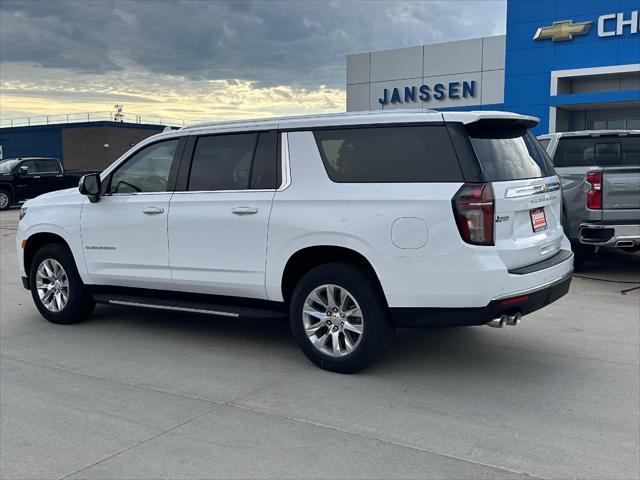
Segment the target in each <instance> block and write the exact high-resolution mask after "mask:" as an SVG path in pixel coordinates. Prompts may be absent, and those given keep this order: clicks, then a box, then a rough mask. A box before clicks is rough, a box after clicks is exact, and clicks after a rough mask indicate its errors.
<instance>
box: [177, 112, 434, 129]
mask: <svg viewBox="0 0 640 480" xmlns="http://www.w3.org/2000/svg"><path fill="white" fill-rule="evenodd" d="M390 113H401V114H403V115H404V114H418V113H438V111H437V110H431V109H426V108H413V109H389V110H374V111H363V112H336V113H319V114H312V115H292V116H289V117H272V118H256V119H245V120H229V121H224V122H204V123H196V124H194V125H187V126H186V127H182V128H181V129H180V130H191V129H195V128H206V127H226V126H230V127H231V126H234V125H243V124H256V123H280V122H283V121H289V120H294V121H295V120H313V119H322V118H345V117H347V118H348V117H352V116H353V117H355V116H368V115H388V114H390Z"/></svg>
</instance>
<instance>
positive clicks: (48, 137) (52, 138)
mask: <svg viewBox="0 0 640 480" xmlns="http://www.w3.org/2000/svg"><path fill="white" fill-rule="evenodd" d="M0 145H2V157H3V158H12V157H55V158H58V159H62V130H61V129H59V128H57V129H54V128H51V126H50V125H42V126H35V127H16V128H0Z"/></svg>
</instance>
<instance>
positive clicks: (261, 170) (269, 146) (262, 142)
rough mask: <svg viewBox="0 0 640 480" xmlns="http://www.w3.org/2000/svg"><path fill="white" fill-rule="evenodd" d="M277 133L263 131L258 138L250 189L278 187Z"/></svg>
mask: <svg viewBox="0 0 640 480" xmlns="http://www.w3.org/2000/svg"><path fill="white" fill-rule="evenodd" d="M277 148H278V134H277V133H276V132H263V133H261V134H260V137H259V139H258V146H257V147H256V155H255V158H254V159H253V169H252V170H251V188H252V189H272V188H278V185H277V176H278V175H277V173H278V151H277Z"/></svg>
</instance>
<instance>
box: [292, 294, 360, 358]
mask: <svg viewBox="0 0 640 480" xmlns="http://www.w3.org/2000/svg"><path fill="white" fill-rule="evenodd" d="M302 322H303V325H304V331H305V333H306V334H307V338H308V339H309V341H310V342H311V344H312V345H313V346H314V347H315V348H316V349H318V350H320V351H321V352H322V353H324V354H325V355H329V356H331V357H343V356H345V355H348V354H350V353H351V352H353V351H354V350H355V349H356V348H357V347H358V345H359V344H360V340H361V339H362V332H363V331H364V322H363V318H362V310H361V309H360V305H358V302H356V300H355V298H353V296H352V295H351V294H350V293H349V292H348V291H347V290H346V289H344V288H342V287H339V286H337V285H321V286H319V287H317V288H316V289H314V290H313V291H312V292H311V293H310V294H309V295H308V296H307V299H306V300H305V302H304V307H303V311H302Z"/></svg>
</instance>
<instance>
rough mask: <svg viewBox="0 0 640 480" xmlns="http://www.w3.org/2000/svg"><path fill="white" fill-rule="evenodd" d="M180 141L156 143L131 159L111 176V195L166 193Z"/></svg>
mask: <svg viewBox="0 0 640 480" xmlns="http://www.w3.org/2000/svg"><path fill="white" fill-rule="evenodd" d="M178 141H179V140H178V139H177V138H176V139H173V140H167V141H165V142H158V143H154V144H153V145H149V146H148V147H146V148H143V149H142V150H140V151H139V152H138V153H136V154H135V155H133V156H132V157H131V158H129V159H128V160H127V161H126V162H125V163H124V164H122V165H121V166H120V167H119V168H118V169H117V170H116V171H115V172H114V173H113V175H112V176H111V182H110V184H109V193H140V192H164V191H166V189H167V182H168V180H169V172H170V171H171V164H172V163H173V157H174V155H175V152H176V147H177V146H178Z"/></svg>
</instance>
